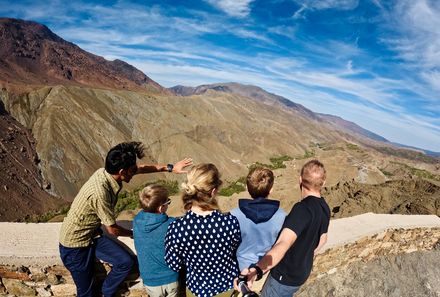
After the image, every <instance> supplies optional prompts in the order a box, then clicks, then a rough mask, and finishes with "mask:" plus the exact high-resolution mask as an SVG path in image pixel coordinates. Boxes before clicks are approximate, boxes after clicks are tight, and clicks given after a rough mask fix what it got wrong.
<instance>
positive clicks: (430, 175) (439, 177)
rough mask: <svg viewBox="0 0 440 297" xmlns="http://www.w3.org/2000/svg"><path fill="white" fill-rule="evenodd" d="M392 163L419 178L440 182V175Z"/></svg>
mask: <svg viewBox="0 0 440 297" xmlns="http://www.w3.org/2000/svg"><path fill="white" fill-rule="evenodd" d="M390 163H393V164H396V165H400V166H402V167H403V168H404V169H406V170H408V171H409V173H411V174H412V175H415V176H417V177H419V178H424V179H431V180H436V181H440V175H436V174H433V173H431V172H429V171H427V170H424V169H418V168H415V167H412V166H409V165H407V164H404V163H400V162H394V161H391V162H390Z"/></svg>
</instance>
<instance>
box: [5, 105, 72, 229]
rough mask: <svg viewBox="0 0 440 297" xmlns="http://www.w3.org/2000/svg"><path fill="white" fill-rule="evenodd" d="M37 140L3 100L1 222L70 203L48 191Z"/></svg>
mask: <svg viewBox="0 0 440 297" xmlns="http://www.w3.org/2000/svg"><path fill="white" fill-rule="evenodd" d="M39 162H40V160H39V157H38V154H37V152H36V151H35V139H34V138H33V136H32V134H31V132H30V131H29V130H28V129H26V128H25V127H23V126H22V125H21V124H20V123H18V122H17V121H16V120H15V119H14V118H13V117H11V116H10V115H9V114H8V113H7V112H6V111H5V109H4V107H3V105H2V104H1V103H0V221H11V220H16V219H18V218H23V214H26V215H30V216H31V215H39V214H42V213H44V212H47V211H49V210H58V209H59V208H60V207H61V206H62V205H65V204H66V203H65V202H63V201H62V200H60V199H59V198H56V197H54V196H52V195H51V194H49V193H48V191H47V190H50V187H51V185H50V183H48V182H47V181H45V180H44V178H43V177H42V175H41V170H40V168H39V166H38V164H39Z"/></svg>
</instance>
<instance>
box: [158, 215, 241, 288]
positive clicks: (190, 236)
mask: <svg viewBox="0 0 440 297" xmlns="http://www.w3.org/2000/svg"><path fill="white" fill-rule="evenodd" d="M240 242H241V235H240V226H239V224H238V220H237V218H236V217H234V216H233V215H231V214H222V213H220V212H218V211H213V212H212V213H211V214H209V215H207V216H200V215H197V214H195V213H194V212H192V211H188V212H187V213H186V215H185V216H184V217H182V218H180V219H177V220H176V221H174V222H172V223H171V224H170V226H169V227H168V232H167V235H166V237H165V261H166V262H167V264H168V266H169V267H170V268H171V269H173V270H174V271H179V270H180V269H181V268H182V266H183V265H184V266H185V267H186V286H187V287H188V289H189V290H190V291H191V292H192V293H193V294H194V295H196V296H198V297H211V296H214V295H217V294H219V293H222V292H225V291H228V290H230V289H232V287H233V280H234V278H235V277H237V275H238V273H239V271H238V264H237V259H236V255H235V253H236V251H237V248H238V246H239V244H240Z"/></svg>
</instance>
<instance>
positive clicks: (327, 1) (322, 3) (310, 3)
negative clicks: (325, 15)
mask: <svg viewBox="0 0 440 297" xmlns="http://www.w3.org/2000/svg"><path fill="white" fill-rule="evenodd" d="M295 2H297V3H298V4H300V5H302V7H306V8H309V9H339V10H352V9H354V8H356V7H357V6H358V4H359V1H358V0H295Z"/></svg>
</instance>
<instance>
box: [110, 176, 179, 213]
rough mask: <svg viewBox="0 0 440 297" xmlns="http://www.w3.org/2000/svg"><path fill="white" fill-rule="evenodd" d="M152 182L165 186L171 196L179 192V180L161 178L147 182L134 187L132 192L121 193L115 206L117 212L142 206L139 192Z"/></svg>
mask: <svg viewBox="0 0 440 297" xmlns="http://www.w3.org/2000/svg"><path fill="white" fill-rule="evenodd" d="M152 184H159V185H162V186H164V187H165V188H166V189H167V190H168V193H169V195H170V196H171V195H176V194H177V193H179V185H178V184H177V181H168V180H162V179H161V180H158V181H155V182H149V183H145V184H143V185H142V186H140V187H138V188H136V189H134V190H133V191H130V192H127V191H124V192H121V193H119V195H118V202H117V203H116V207H115V212H116V213H117V214H118V213H120V212H121V211H123V210H134V209H137V208H140V205H139V192H140V191H142V189H143V188H145V187H146V186H148V185H152Z"/></svg>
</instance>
